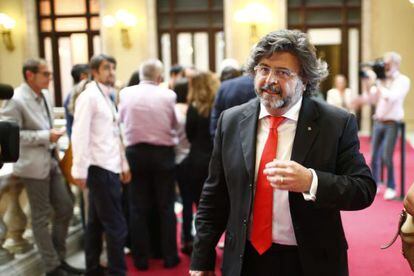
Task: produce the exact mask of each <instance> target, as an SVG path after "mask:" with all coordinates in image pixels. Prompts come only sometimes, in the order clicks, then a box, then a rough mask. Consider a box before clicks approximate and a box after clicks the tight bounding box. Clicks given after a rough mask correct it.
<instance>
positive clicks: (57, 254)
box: [0, 58, 83, 276]
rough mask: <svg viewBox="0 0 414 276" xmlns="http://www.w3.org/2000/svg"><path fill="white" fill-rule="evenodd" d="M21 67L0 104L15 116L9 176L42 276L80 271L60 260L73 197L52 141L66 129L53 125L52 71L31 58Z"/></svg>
mask: <svg viewBox="0 0 414 276" xmlns="http://www.w3.org/2000/svg"><path fill="white" fill-rule="evenodd" d="M22 71H23V77H24V82H23V83H22V84H21V85H20V86H19V87H17V88H16V89H15V91H14V95H13V98H12V99H10V100H9V101H7V103H6V105H5V106H4V108H2V109H0V115H1V118H2V119H4V120H13V121H16V122H17V123H18V124H19V127H20V157H19V160H18V161H17V162H16V163H15V164H13V175H14V176H17V177H19V178H20V180H21V182H22V183H23V184H24V186H25V189H26V192H27V196H28V199H29V204H30V215H31V220H32V229H33V236H34V240H35V243H36V246H37V249H38V251H39V253H40V255H41V258H42V261H43V264H44V266H45V270H46V275H48V276H55V275H56V276H62V275H67V273H82V272H83V271H82V270H78V269H75V268H73V267H71V266H69V265H68V264H67V263H66V262H65V257H66V237H67V234H68V228H69V222H70V220H71V218H72V215H73V200H72V197H71V194H70V191H69V189H68V187H67V185H66V184H65V182H64V181H63V177H62V174H61V171H60V169H59V165H58V161H57V151H56V149H57V148H56V147H57V145H56V143H57V141H58V140H59V139H60V137H62V135H63V134H64V133H65V131H64V130H58V129H55V128H53V109H52V104H51V101H50V98H49V93H48V91H47V88H48V86H49V82H50V80H51V78H52V72H51V71H50V69H49V66H48V65H47V63H46V61H45V60H43V59H36V58H31V59H28V60H26V61H25V62H24V64H23V70H22ZM50 224H51V226H52V227H51V230H49V225H50Z"/></svg>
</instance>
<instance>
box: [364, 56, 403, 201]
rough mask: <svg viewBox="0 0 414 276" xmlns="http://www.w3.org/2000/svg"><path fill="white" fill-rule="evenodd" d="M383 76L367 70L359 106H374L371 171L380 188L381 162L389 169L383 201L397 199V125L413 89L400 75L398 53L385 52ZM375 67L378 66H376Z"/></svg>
mask: <svg viewBox="0 0 414 276" xmlns="http://www.w3.org/2000/svg"><path fill="white" fill-rule="evenodd" d="M383 62H384V65H383V67H384V68H383V71H384V74H383V76H381V75H382V74H379V73H378V70H376V71H377V74H375V73H374V71H375V68H374V71H372V70H368V71H366V77H364V78H363V79H362V90H363V94H362V96H361V98H360V103H365V104H373V105H375V113H374V116H373V119H374V126H373V135H372V140H371V141H372V147H371V150H372V152H371V169H372V173H373V175H374V178H375V180H376V182H377V185H378V183H379V181H380V170H381V162H383V163H384V164H385V166H386V168H387V189H386V190H385V192H384V199H386V200H391V199H393V198H395V197H396V192H395V180H394V165H393V153H394V148H395V143H396V141H397V136H398V124H399V122H401V121H402V120H403V118H404V107H403V103H404V98H405V96H406V95H407V93H408V91H409V89H410V80H409V78H408V77H407V76H405V75H403V74H401V73H400V71H399V68H400V63H401V56H400V55H399V54H397V53H396V52H388V53H385V55H384V59H383ZM374 66H375V65H374Z"/></svg>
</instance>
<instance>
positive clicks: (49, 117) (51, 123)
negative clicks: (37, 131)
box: [40, 91, 53, 128]
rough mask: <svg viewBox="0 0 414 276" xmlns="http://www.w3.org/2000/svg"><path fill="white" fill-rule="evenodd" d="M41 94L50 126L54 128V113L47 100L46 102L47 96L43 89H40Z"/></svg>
mask: <svg viewBox="0 0 414 276" xmlns="http://www.w3.org/2000/svg"><path fill="white" fill-rule="evenodd" d="M40 96H41V97H42V99H43V102H44V104H45V108H46V113H47V118H48V120H49V125H50V128H53V122H52V115H51V114H50V110H49V106H48V105H47V102H46V97H45V95H43V93H42V92H41V91H40Z"/></svg>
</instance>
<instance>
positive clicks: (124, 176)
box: [119, 170, 132, 184]
mask: <svg viewBox="0 0 414 276" xmlns="http://www.w3.org/2000/svg"><path fill="white" fill-rule="evenodd" d="M131 177H132V176H131V171H129V170H128V171H125V172H121V174H120V175H119V178H120V179H121V182H122V183H124V184H128V183H129V182H131Z"/></svg>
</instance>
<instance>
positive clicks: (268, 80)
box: [266, 72, 279, 83]
mask: <svg viewBox="0 0 414 276" xmlns="http://www.w3.org/2000/svg"><path fill="white" fill-rule="evenodd" d="M266 83H279V79H278V78H277V77H276V75H275V74H274V73H273V72H270V74H269V75H268V76H267V78H266Z"/></svg>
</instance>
